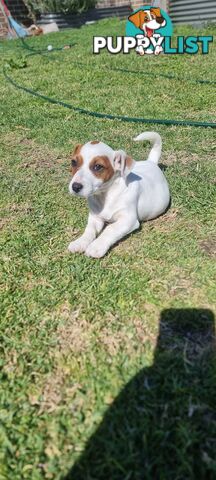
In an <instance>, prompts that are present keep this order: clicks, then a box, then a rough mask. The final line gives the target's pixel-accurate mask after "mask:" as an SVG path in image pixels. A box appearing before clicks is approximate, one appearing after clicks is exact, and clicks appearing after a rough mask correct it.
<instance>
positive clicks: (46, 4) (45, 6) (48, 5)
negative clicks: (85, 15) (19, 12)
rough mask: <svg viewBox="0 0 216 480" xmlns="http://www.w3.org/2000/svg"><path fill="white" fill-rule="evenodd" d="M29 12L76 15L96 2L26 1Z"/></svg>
mask: <svg viewBox="0 0 216 480" xmlns="http://www.w3.org/2000/svg"><path fill="white" fill-rule="evenodd" d="M25 3H26V4H27V6H28V9H29V11H31V12H32V13H34V14H38V13H78V12H83V11H86V10H88V9H89V8H92V7H94V6H95V4H96V0H46V1H45V0H27V1H26V2H25Z"/></svg>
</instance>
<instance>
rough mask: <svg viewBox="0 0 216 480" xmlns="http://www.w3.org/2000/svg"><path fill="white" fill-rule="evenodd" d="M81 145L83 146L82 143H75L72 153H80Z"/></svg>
mask: <svg viewBox="0 0 216 480" xmlns="http://www.w3.org/2000/svg"><path fill="white" fill-rule="evenodd" d="M82 147H83V144H82V143H78V144H77V145H76V147H75V148H74V151H73V153H72V155H78V154H79V153H80V150H81V148H82Z"/></svg>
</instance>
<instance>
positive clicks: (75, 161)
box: [71, 159, 77, 167]
mask: <svg viewBox="0 0 216 480" xmlns="http://www.w3.org/2000/svg"><path fill="white" fill-rule="evenodd" d="M71 166H72V167H76V166H77V160H74V159H72V160H71Z"/></svg>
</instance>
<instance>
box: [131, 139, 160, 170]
mask: <svg viewBox="0 0 216 480" xmlns="http://www.w3.org/2000/svg"><path fill="white" fill-rule="evenodd" d="M134 140H135V142H141V141H143V140H149V142H151V143H152V145H153V146H152V149H151V150H150V153H149V156H148V158H147V160H149V161H150V162H153V163H156V164H158V162H159V160H160V156H161V149H162V140H161V136H160V135H159V133H156V132H144V133H140V135H138V136H137V137H136V138H134Z"/></svg>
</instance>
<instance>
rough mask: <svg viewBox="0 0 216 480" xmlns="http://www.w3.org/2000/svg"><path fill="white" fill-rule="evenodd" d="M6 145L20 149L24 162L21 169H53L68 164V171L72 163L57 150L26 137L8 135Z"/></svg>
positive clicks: (5, 139)
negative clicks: (58, 165)
mask: <svg viewBox="0 0 216 480" xmlns="http://www.w3.org/2000/svg"><path fill="white" fill-rule="evenodd" d="M4 145H5V146H8V147H10V148H11V147H20V154H21V156H22V158H23V161H22V162H21V163H20V165H19V168H25V169H27V168H33V169H38V168H51V167H53V166H55V164H56V163H57V164H62V163H64V164H65V163H67V162H68V169H69V167H70V162H69V160H68V157H66V156H65V157H64V156H62V155H60V154H59V152H57V151H56V150H51V149H50V148H49V147H48V146H47V145H39V144H37V143H36V142H35V140H34V139H30V138H26V136H25V137H24V136H21V135H18V136H17V137H15V138H14V135H13V136H12V135H11V134H8V135H6V136H5V138H4Z"/></svg>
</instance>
